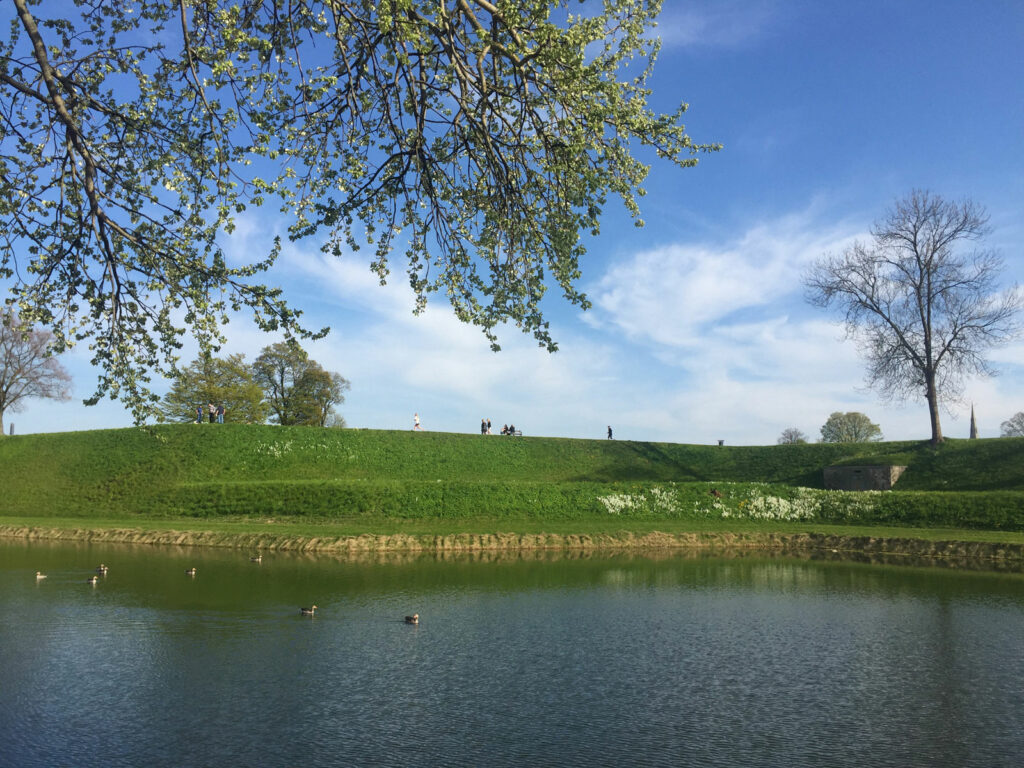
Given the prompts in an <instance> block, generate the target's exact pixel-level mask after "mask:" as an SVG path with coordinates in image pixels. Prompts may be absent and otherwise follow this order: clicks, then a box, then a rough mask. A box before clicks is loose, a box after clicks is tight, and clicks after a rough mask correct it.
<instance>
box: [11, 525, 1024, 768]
mask: <svg viewBox="0 0 1024 768" xmlns="http://www.w3.org/2000/svg"><path fill="white" fill-rule="evenodd" d="M488 560H491V561H488ZM100 562H104V563H106V564H108V565H109V566H110V571H109V573H108V574H107V576H106V577H102V578H101V579H100V582H99V583H98V584H97V585H96V586H95V587H93V586H91V585H89V584H87V583H86V578H87V577H88V576H90V575H91V574H92V573H93V571H94V568H95V567H96V566H97V565H98V564H99V563H100ZM192 566H195V567H196V568H197V569H198V572H197V575H196V576H195V577H194V578H193V577H190V576H187V575H185V569H186V568H189V567H192ZM36 570H42V571H43V572H45V573H47V574H48V576H49V577H48V578H47V579H45V580H44V581H41V582H38V583H37V582H36V580H35V576H34V574H35V572H36ZM311 603H316V604H317V605H318V606H319V609H318V610H317V613H316V615H315V616H314V617H312V618H311V617H308V616H302V615H300V613H299V606H301V605H309V604H311ZM413 612H418V613H419V614H420V616H421V623H420V624H419V625H418V626H410V625H407V624H405V623H404V621H403V617H404V616H405V615H406V614H410V613H413ZM1022 638H1024V576H1022V575H1021V574H1019V573H1007V574H997V573H978V572H956V571H949V570H940V569H937V568H923V567H889V566H877V565H864V564H854V563H843V562H819V561H809V560H787V559H771V558H768V557H764V556H750V557H744V558H739V559H714V558H708V557H695V556H692V555H691V556H685V555H684V556H672V557H662V558H661V559H645V558H639V557H633V556H622V557H589V558H580V559H553V558H546V557H541V558H538V559H529V558H527V559H508V560H502V559H500V558H499V559H495V558H485V559H484V560H483V561H473V560H457V559H456V560H450V561H440V560H436V559H434V558H431V557H407V558H396V559H393V560H388V559H381V560H379V561H345V560H341V559H334V558H330V557H318V558H314V557H302V556H289V555H281V554H267V555H265V556H264V559H263V562H262V563H261V564H256V563H251V562H249V559H248V553H239V552H233V551H220V550H188V549H169V550H168V549H158V548H153V547H134V548H133V547H115V546H104V547H99V546H88V545H81V544H80V545H68V544H59V545H53V544H39V543H35V544H24V543H20V542H0V765H2V766H19V767H20V766H59V765H68V766H142V765H145V766H206V765H208V766H222V765H231V766H328V765H330V766H335V765H375V766H376V765H384V766H388V765H395V766H399V765H403V766H404V765H410V764H420V765H465V766H478V765H497V766H502V765H558V766H561V765H568V766H577V765H578V766H603V765H608V766H617V765H673V766H675V765H717V766H724V765H736V766H775V765H778V766H801V765H807V766H812V765H813V766H863V765H871V766H901V767H902V766H974V765H976V766H985V767H986V768H989V767H991V766H1002V765H1005V766H1018V765H1020V764H1021V763H1022V761H1024V656H1022V653H1021V650H1022V642H1024V641H1022Z"/></svg>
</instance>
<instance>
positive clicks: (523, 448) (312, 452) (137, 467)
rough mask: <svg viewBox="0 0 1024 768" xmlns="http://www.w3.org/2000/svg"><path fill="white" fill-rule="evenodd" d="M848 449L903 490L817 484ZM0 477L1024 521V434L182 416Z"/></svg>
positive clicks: (559, 504)
mask: <svg viewBox="0 0 1024 768" xmlns="http://www.w3.org/2000/svg"><path fill="white" fill-rule="evenodd" d="M836 463H864V464H881V463H899V464H905V465H907V466H908V467H909V469H908V470H907V472H906V473H905V474H904V476H903V478H901V480H900V482H899V483H898V486H897V490H896V491H894V492H892V493H887V494H838V495H837V494H836V492H824V491H815V490H813V489H820V488H821V486H822V471H823V469H824V468H825V467H826V466H829V465H831V464H836ZM756 484H768V485H769V490H767V491H766V490H765V489H764V488H763V487H758V486H757V485H756ZM712 486H714V487H716V488H718V487H720V491H719V492H720V493H721V494H722V496H721V498H718V497H711V496H709V491H710V488H711V487H712ZM0 487H2V488H3V492H2V494H0V515H4V516H37V517H38V516H53V517H69V516H70V517H73V516H85V517H88V516H97V515H107V516H111V515H114V516H117V515H191V516H206V515H222V514H235V515H239V514H252V515H285V514H288V515H293V514H299V515H314V516H321V517H344V516H350V517H351V516H378V517H414V518H415V517H420V518H422V517H453V518H466V517H473V516H486V517H491V518H501V517H507V516H524V515H525V516H531V517H535V518H544V517H546V516H549V517H551V518H572V517H576V516H587V515H590V516H595V515H619V516H624V517H634V518H637V517H642V516H646V517H657V516H659V515H661V516H665V517H672V516H674V517H679V516H686V515H696V516H701V515H703V516H712V515H719V516H721V517H729V516H730V515H736V516H740V515H751V516H756V515H760V516H761V517H762V518H764V519H772V518H771V516H772V515H776V517H775V518H774V519H804V520H806V519H811V518H810V517H807V515H812V514H813V515H816V516H817V517H818V518H820V519H829V520H835V521H836V522H839V521H844V522H849V521H850V520H851V519H853V518H852V517H851V516H852V515H853V514H854V513H853V512H851V510H854V511H856V513H857V514H859V515H862V516H865V517H864V521H867V520H868V518H870V517H871V516H872V515H873V516H874V517H873V518H871V521H872V522H883V523H888V522H891V523H903V524H912V525H929V524H940V523H941V524H946V525H966V526H971V527H994V528H999V529H1003V530H1007V529H1020V528H1021V527H1022V526H1024V512H1022V509H1024V439H999V440H971V441H967V440H950V441H947V442H946V443H945V444H943V445H941V446H938V447H932V446H930V445H928V444H927V443H912V442H898V443H897V442H892V443H868V444H845V445H837V444H829V445H824V444H812V445H782V446H763V447H744V446H699V445H682V444H672V443H645V442H633V441H612V440H574V439H562V438H538V437H524V438H509V437H502V436H482V435H463V434H450V433H431V432H422V433H419V432H417V433H414V432H411V431H410V432H396V431H381V430H322V429H309V428H301V427H295V428H289V427H274V426H249V425H233V424H225V425H211V424H183V425H166V426H158V427H154V428H144V429H143V428H139V429H121V430H101V431H92V432H70V433H62V434H44V435H24V436H17V437H7V438H2V439H0ZM801 489H812V490H810V491H804V490H801ZM765 499H769V501H765ZM837 499H839V500H840V501H839V502H837ZM866 500H870V503H868V501H866ZM808 510H811V511H808ZM802 516H803V517H802Z"/></svg>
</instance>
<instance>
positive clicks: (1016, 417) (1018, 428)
mask: <svg viewBox="0 0 1024 768" xmlns="http://www.w3.org/2000/svg"><path fill="white" fill-rule="evenodd" d="M999 429H1000V435H1001V436H1002V437H1024V411H1017V413H1015V414H1013V416H1011V417H1010V418H1008V419H1007V420H1006V421H1004V422H1003V423H1002V424H1000V425H999Z"/></svg>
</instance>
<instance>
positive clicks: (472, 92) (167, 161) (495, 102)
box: [0, 0, 718, 419]
mask: <svg viewBox="0 0 1024 768" xmlns="http://www.w3.org/2000/svg"><path fill="white" fill-rule="evenodd" d="M2 2H3V7H5V8H6V9H7V11H8V14H9V21H10V24H9V25H8V26H7V28H8V29H9V34H8V36H7V38H6V39H4V40H0V224H2V227H0V230H2V233H3V234H0V276H2V277H5V278H7V279H8V280H9V282H10V288H9V290H10V300H11V301H13V302H14V303H16V305H17V307H18V311H19V312H20V313H21V315H22V317H23V318H24V319H25V320H26V321H27V322H30V323H41V324H44V325H46V326H48V327H49V328H50V329H51V330H52V332H53V333H54V348H55V349H56V350H57V351H60V350H63V349H65V348H67V347H69V346H71V345H73V344H75V343H77V342H87V343H88V344H89V348H90V350H91V351H92V353H93V362H94V364H96V365H97V366H99V367H100V368H101V370H102V371H103V374H102V375H101V377H100V380H99V382H98V387H97V389H96V392H95V394H94V395H93V397H92V398H91V399H90V402H95V400H97V399H98V398H100V397H104V396H110V397H118V396H120V397H122V398H123V399H125V400H126V402H128V403H129V404H130V405H131V407H132V408H133V411H134V413H135V415H136V418H137V419H142V418H144V417H145V415H146V414H147V413H149V412H150V411H151V410H152V407H153V404H154V403H155V402H156V400H157V399H158V398H157V396H156V395H154V394H153V393H152V392H151V390H150V388H149V382H150V376H151V375H152V374H153V372H157V373H161V374H167V373H169V372H170V373H173V371H174V364H175V361H176V357H175V355H176V352H177V350H178V349H179V348H180V346H181V344H182V336H183V335H184V334H185V333H186V331H191V332H192V333H193V334H194V335H195V337H196V338H197V339H199V340H200V343H201V345H202V348H203V351H206V350H207V349H208V348H213V349H214V350H215V349H216V348H217V346H218V345H219V344H220V343H222V341H223V335H222V331H221V326H222V325H223V324H224V323H225V322H226V321H227V319H228V315H229V313H230V312H231V311H235V310H240V309H243V308H248V309H250V310H251V311H252V313H253V315H254V317H255V321H256V322H257V324H258V325H259V327H261V328H262V329H264V330H267V331H282V332H283V333H284V334H285V336H286V338H289V339H291V338H301V337H304V336H308V335H311V334H312V333H313V332H311V331H309V330H308V329H306V328H304V327H303V326H302V325H301V324H300V322H299V319H300V318H299V315H300V313H299V312H298V311H297V310H295V309H293V308H291V307H290V306H289V305H288V304H287V303H286V302H285V300H284V297H283V296H282V295H281V292H280V290H279V289H277V288H271V287H267V286H266V285H263V284H260V283H259V282H258V280H257V279H256V278H257V277H258V275H259V274H260V273H262V272H264V271H266V270H267V269H268V268H269V267H270V266H271V264H272V263H273V261H274V259H275V258H276V256H277V254H278V252H279V248H280V244H279V243H275V244H274V245H273V246H272V247H271V246H269V245H268V248H267V252H266V254H262V255H261V256H260V257H259V258H256V259H254V260H253V261H251V262H250V263H243V264H235V263H231V262H229V260H228V258H227V257H226V256H225V254H224V252H223V250H222V248H223V235H224V234H225V233H229V232H230V231H231V230H232V227H233V225H234V224H233V221H234V217H236V216H237V215H238V214H240V213H241V212H242V211H244V210H245V209H246V208H247V207H248V206H254V205H262V204H265V203H268V204H270V203H272V204H273V205H276V206H278V207H280V208H281V209H282V210H283V211H284V212H286V213H287V214H288V215H289V216H290V221H291V226H290V229H289V231H288V233H289V235H290V236H291V237H293V238H303V237H309V238H315V239H316V241H317V242H318V243H323V247H324V249H325V250H326V251H327V252H329V253H333V254H336V255H340V254H341V253H342V252H343V251H345V250H346V249H347V250H356V249H357V248H359V247H360V246H361V245H364V244H369V245H370V246H371V247H372V248H373V255H372V258H371V268H372V269H373V271H374V272H376V274H377V275H378V276H379V278H380V280H381V281H382V282H383V281H384V280H385V279H386V278H387V277H388V276H389V274H390V269H391V261H392V258H393V256H392V254H393V251H394V250H395V249H396V248H398V249H400V250H401V251H402V258H401V259H400V263H401V266H402V268H403V269H405V271H406V272H407V277H408V280H409V283H410V285H411V286H412V288H413V290H414V292H415V295H416V303H415V310H416V311H420V310H422V309H423V307H424V305H425V303H426V300H427V298H428V296H430V295H431V294H435V293H437V294H441V295H443V296H444V297H445V298H446V299H447V300H448V301H449V302H450V303H451V305H452V307H453V308H454V311H455V314H456V315H457V316H458V317H459V318H460V319H461V320H463V321H466V322H470V323H474V324H476V325H478V326H479V327H481V328H482V329H483V331H484V333H485V334H486V336H487V338H488V339H489V340H490V341H491V343H492V346H494V348H497V337H496V327H497V326H498V325H499V324H500V323H502V322H505V321H509V322H511V323H513V324H514V325H516V326H517V327H519V328H520V329H522V330H523V331H524V332H526V333H530V334H532V335H533V336H534V337H535V338H536V339H537V340H538V342H539V343H540V344H542V345H544V346H547V347H548V348H549V349H552V350H553V349H554V348H555V346H556V345H555V341H554V340H553V339H552V338H551V336H550V334H549V331H548V324H547V322H546V321H545V319H544V316H543V314H542V312H541V308H540V302H541V298H542V297H543V295H544V294H545V291H546V290H547V289H548V287H549V285H554V286H557V288H558V289H559V290H560V291H561V292H562V294H563V296H564V297H565V298H566V299H567V300H568V301H569V302H570V303H571V304H575V305H579V306H581V307H584V308H585V307H586V306H588V301H587V298H586V296H585V295H584V294H583V293H582V292H581V291H580V290H579V288H578V287H577V281H578V279H579V277H580V269H579V264H580V259H581V257H582V255H583V253H584V246H583V244H582V242H581V239H580V233H581V232H591V233H597V231H598V228H599V221H600V217H601V214H602V212H603V209H604V207H605V205H606V203H607V201H608V197H609V196H610V195H616V196H618V197H619V198H621V200H622V201H623V202H624V204H625V206H626V207H627V209H628V210H629V211H630V213H631V214H632V215H633V216H634V217H635V218H636V219H637V222H638V223H640V220H639V208H638V206H637V202H636V200H637V197H638V196H640V195H641V194H642V193H643V190H642V187H641V184H642V182H643V181H644V179H645V177H646V174H647V170H648V168H647V166H646V165H645V164H644V163H643V162H641V160H640V159H638V154H639V153H638V152H637V150H638V148H640V147H641V146H647V147H649V148H650V150H648V151H649V153H650V154H651V155H652V156H655V155H656V156H657V157H660V158H664V159H667V160H668V161H670V162H672V163H675V164H676V165H678V166H681V167H686V166H690V165H693V164H694V163H695V162H696V155H697V154H698V153H699V152H701V151H708V150H714V149H717V148H718V147H717V145H707V144H695V143H693V142H692V141H691V139H690V138H689V137H688V136H687V135H686V133H685V129H684V126H683V124H682V122H681V119H682V115H683V112H684V111H685V110H686V105H681V106H680V107H679V108H678V109H677V110H676V111H675V112H673V113H670V114H657V113H654V112H653V111H651V110H650V109H649V107H648V106H647V97H648V95H649V91H648V89H647V86H646V80H647V77H648V76H649V74H650V71H651V66H652V65H653V62H654V60H655V58H656V54H657V49H658V43H657V41H656V39H655V38H653V37H652V35H651V34H650V30H651V27H652V25H653V24H654V20H655V18H656V16H657V14H658V12H659V11H660V5H661V3H660V0H615V1H614V2H613V1H611V0H607V1H606V2H604V3H603V5H598V4H580V5H577V4H576V3H573V2H571V0H516V1H515V2H511V0H494V1H493V2H492V0H381V1H380V2H369V0H347V1H346V0H287V1H286V0H233V1H232V2H228V1H227V0H118V1H117V2H101V1H100V0H69V2H64V3H51V2H47V3H41V2H34V0H2ZM574 9H576V10H577V11H578V12H573V10H574ZM325 330H326V329H322V330H321V331H317V332H316V333H323V332H325Z"/></svg>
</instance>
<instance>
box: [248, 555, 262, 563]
mask: <svg viewBox="0 0 1024 768" xmlns="http://www.w3.org/2000/svg"><path fill="white" fill-rule="evenodd" d="M249 562H251V563H262V562H263V555H253V556H252V557H250V558H249Z"/></svg>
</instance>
